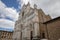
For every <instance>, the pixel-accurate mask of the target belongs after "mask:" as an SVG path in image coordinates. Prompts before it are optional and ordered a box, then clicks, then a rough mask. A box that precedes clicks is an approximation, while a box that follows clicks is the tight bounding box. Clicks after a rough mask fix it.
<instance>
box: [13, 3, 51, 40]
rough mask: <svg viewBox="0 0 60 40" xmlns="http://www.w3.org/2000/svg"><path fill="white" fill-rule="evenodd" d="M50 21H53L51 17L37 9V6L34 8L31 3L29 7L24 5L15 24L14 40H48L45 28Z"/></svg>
mask: <svg viewBox="0 0 60 40" xmlns="http://www.w3.org/2000/svg"><path fill="white" fill-rule="evenodd" d="M49 20H51V17H50V16H49V15H45V13H44V12H43V10H42V9H41V8H40V9H37V5H35V4H34V8H32V7H30V4H29V3H28V4H27V5H25V4H24V5H23V7H22V9H21V12H20V14H19V18H18V20H17V21H16V23H15V30H14V33H13V40H35V39H38V40H40V39H43V38H45V39H48V34H47V31H46V28H44V27H45V25H46V24H47V23H46V22H47V21H49ZM41 26H43V27H41ZM45 33H46V34H45ZM51 40H52V39H51Z"/></svg>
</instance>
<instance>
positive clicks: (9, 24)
mask: <svg viewBox="0 0 60 40" xmlns="http://www.w3.org/2000/svg"><path fill="white" fill-rule="evenodd" d="M0 14H1V15H0V16H1V17H3V18H2V19H0V27H5V28H14V24H15V22H14V21H16V20H17V18H18V12H17V11H16V9H14V8H13V7H12V8H9V7H7V6H6V5H5V4H4V3H3V2H2V1H1V0H0ZM5 17H9V18H11V19H12V20H13V21H11V20H8V19H4V18H5Z"/></svg>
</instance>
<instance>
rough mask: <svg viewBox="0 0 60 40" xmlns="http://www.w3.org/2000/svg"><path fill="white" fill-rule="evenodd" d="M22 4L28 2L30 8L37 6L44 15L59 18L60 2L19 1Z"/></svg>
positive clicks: (55, 0) (54, 0) (59, 0)
mask: <svg viewBox="0 0 60 40" xmlns="http://www.w3.org/2000/svg"><path fill="white" fill-rule="evenodd" d="M21 2H22V4H24V3H25V4H27V3H28V2H30V4H31V6H33V5H34V4H37V5H38V8H42V9H43V10H44V12H45V13H46V14H50V15H51V17H52V18H55V17H58V16H60V11H59V10H60V0H21Z"/></svg>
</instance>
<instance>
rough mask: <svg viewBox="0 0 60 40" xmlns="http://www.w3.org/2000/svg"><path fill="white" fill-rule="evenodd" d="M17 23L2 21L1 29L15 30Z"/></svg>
mask: <svg viewBox="0 0 60 40" xmlns="http://www.w3.org/2000/svg"><path fill="white" fill-rule="evenodd" d="M14 24H15V22H12V21H10V20H6V19H0V27H1V28H14Z"/></svg>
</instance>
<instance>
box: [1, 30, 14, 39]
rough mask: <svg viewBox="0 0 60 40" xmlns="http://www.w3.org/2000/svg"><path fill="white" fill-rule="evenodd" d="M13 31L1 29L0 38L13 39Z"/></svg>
mask: <svg viewBox="0 0 60 40" xmlns="http://www.w3.org/2000/svg"><path fill="white" fill-rule="evenodd" d="M12 36H13V31H5V30H0V40H12Z"/></svg>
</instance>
